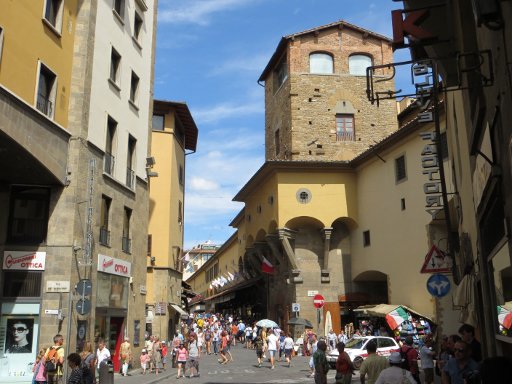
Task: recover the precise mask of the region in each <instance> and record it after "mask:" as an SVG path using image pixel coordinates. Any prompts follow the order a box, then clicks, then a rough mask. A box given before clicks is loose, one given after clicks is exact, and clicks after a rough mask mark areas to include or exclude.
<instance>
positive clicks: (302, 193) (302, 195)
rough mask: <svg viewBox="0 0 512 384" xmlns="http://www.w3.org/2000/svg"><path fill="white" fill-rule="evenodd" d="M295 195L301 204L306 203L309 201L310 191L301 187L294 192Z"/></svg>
mask: <svg viewBox="0 0 512 384" xmlns="http://www.w3.org/2000/svg"><path fill="white" fill-rule="evenodd" d="M295 197H296V198H297V201H298V202H299V203H301V204H307V203H309V202H310V201H311V197H312V195H311V191H310V190H309V189H306V188H301V189H299V190H298V191H297V193H296V194H295Z"/></svg>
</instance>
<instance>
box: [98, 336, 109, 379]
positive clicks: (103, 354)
mask: <svg viewBox="0 0 512 384" xmlns="http://www.w3.org/2000/svg"><path fill="white" fill-rule="evenodd" d="M108 360H110V351H109V350H108V348H106V347H105V341H104V340H103V339H99V340H98V349H97V350H96V378H97V380H96V382H99V376H100V367H101V365H102V364H106V363H107V361H108Z"/></svg>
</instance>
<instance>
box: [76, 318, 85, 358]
mask: <svg viewBox="0 0 512 384" xmlns="http://www.w3.org/2000/svg"><path fill="white" fill-rule="evenodd" d="M86 336H87V320H78V321H77V322H76V350H77V352H82V351H83V350H84V345H85V338H86Z"/></svg>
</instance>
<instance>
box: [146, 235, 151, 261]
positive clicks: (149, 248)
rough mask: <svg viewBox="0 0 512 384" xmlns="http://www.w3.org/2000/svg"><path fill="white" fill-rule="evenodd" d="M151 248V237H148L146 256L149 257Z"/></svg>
mask: <svg viewBox="0 0 512 384" xmlns="http://www.w3.org/2000/svg"><path fill="white" fill-rule="evenodd" d="M152 248H153V235H148V249H147V252H146V254H147V255H148V256H151V251H152Z"/></svg>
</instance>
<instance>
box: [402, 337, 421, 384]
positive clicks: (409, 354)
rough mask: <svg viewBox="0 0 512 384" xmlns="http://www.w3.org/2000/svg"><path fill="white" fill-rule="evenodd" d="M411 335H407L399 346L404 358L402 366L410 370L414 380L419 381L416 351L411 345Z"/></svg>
mask: <svg viewBox="0 0 512 384" xmlns="http://www.w3.org/2000/svg"><path fill="white" fill-rule="evenodd" d="M412 345H413V339H412V336H407V337H406V338H405V341H404V345H402V348H401V354H402V356H403V358H404V359H405V362H404V364H405V366H404V368H405V369H407V370H408V371H409V372H411V375H412V377H414V380H416V382H418V383H420V371H419V368H418V351H417V350H416V348H414V347H413V346H412Z"/></svg>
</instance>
